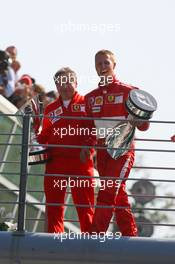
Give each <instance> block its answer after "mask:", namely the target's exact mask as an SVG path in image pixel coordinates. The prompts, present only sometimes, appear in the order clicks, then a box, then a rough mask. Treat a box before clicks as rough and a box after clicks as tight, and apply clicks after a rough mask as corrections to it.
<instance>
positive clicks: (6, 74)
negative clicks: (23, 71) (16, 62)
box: [0, 50, 15, 101]
mask: <svg viewBox="0 0 175 264" xmlns="http://www.w3.org/2000/svg"><path fill="white" fill-rule="evenodd" d="M14 90H15V74H14V71H13V70H12V68H11V67H10V64H9V56H8V54H7V53H6V52H5V51H3V50H0V94H2V95H3V96H5V97H6V98H7V99H8V100H9V101H11V100H12V97H13V93H14Z"/></svg>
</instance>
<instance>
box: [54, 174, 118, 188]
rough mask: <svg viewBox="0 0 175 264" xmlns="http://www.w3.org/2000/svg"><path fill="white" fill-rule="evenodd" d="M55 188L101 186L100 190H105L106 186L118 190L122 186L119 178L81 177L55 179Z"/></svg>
mask: <svg viewBox="0 0 175 264" xmlns="http://www.w3.org/2000/svg"><path fill="white" fill-rule="evenodd" d="M53 186H54V188H58V189H61V190H64V189H65V188H67V187H70V188H75V187H76V188H89V187H93V188H96V187H99V189H100V190H105V189H106V188H115V189H116V190H117V189H118V188H119V187H120V181H119V180H112V179H109V180H108V179H107V180H101V179H100V181H96V180H95V179H91V178H89V179H83V178H81V177H76V178H72V179H71V178H68V179H58V180H56V179H54V180H53Z"/></svg>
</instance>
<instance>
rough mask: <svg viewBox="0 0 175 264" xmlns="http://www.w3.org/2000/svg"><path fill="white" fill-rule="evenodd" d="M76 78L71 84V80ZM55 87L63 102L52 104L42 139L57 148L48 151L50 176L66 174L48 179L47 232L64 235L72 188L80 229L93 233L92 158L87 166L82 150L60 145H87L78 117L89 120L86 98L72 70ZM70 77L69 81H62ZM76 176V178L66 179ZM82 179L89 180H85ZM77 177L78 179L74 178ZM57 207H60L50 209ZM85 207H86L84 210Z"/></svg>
mask: <svg viewBox="0 0 175 264" xmlns="http://www.w3.org/2000/svg"><path fill="white" fill-rule="evenodd" d="M70 76H71V78H74V79H73V81H72V82H71V81H70V79H69V77H70ZM54 77H55V83H56V86H57V90H58V92H59V94H60V96H59V98H58V99H56V100H55V101H54V102H52V103H51V104H49V105H48V106H47V107H46V109H45V113H44V115H48V116H49V118H48V117H46V116H45V117H44V119H43V127H42V131H41V133H40V134H39V135H38V141H39V143H40V144H56V145H57V146H54V147H51V146H50V147H48V154H49V158H50V160H49V161H48V162H47V164H46V174H64V175H65V176H64V175H63V176H62V175H61V176H54V175H53V176H52V175H51V177H50V176H49V175H48V176H47V175H46V176H45V177H44V191H45V196H46V214H47V231H48V232H50V233H54V232H55V233H61V232H64V224H63V219H64V199H65V193H66V187H67V186H69V187H71V192H72V198H73V201H74V203H75V205H77V206H76V209H77V213H78V217H79V221H80V228H81V231H82V232H89V228H90V225H91V223H92V217H93V206H94V188H93V185H92V180H93V178H92V176H93V161H92V155H90V157H89V158H88V159H87V160H86V162H85V163H82V162H81V161H80V150H81V149H80V148H64V147H59V145H83V144H85V143H84V142H85V137H84V135H81V133H78V129H79V128H81V127H82V126H84V123H83V122H84V120H78V119H76V117H80V116H85V101H84V97H83V96H81V95H79V94H78V92H77V91H76V90H75V89H76V86H77V84H76V75H75V73H74V72H73V71H72V70H71V69H70V68H63V69H61V70H59V71H58V72H57V73H56V74H55V76H54ZM60 77H66V78H62V79H61V78H60ZM61 116H73V117H75V119H64V118H61ZM69 175H72V177H66V176H69ZM78 175H85V176H89V177H87V178H81V176H78ZM73 176H76V177H73ZM49 203H56V204H60V205H54V206H53V205H50V206H49V205H47V204H49ZM83 205H84V207H83Z"/></svg>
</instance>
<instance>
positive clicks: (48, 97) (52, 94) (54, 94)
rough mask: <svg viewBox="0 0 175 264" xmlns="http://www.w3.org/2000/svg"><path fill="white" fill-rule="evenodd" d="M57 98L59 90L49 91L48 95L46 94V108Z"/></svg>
mask: <svg viewBox="0 0 175 264" xmlns="http://www.w3.org/2000/svg"><path fill="white" fill-rule="evenodd" d="M57 98H58V93H57V92H55V91H53V90H51V91H49V92H47V93H46V95H45V100H44V108H45V107H46V106H47V105H48V104H50V103H52V102H53V101H55V100H56V99H57Z"/></svg>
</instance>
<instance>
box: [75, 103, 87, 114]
mask: <svg viewBox="0 0 175 264" xmlns="http://www.w3.org/2000/svg"><path fill="white" fill-rule="evenodd" d="M72 112H85V105H84V104H73V105H72Z"/></svg>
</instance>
